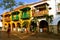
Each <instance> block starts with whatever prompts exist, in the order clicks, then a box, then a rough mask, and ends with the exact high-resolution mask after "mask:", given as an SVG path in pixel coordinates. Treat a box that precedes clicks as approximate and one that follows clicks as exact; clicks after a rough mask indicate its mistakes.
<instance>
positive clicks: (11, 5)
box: [0, 0, 23, 11]
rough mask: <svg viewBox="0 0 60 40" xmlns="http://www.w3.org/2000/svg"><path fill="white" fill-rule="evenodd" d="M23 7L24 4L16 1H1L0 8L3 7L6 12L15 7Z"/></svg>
mask: <svg viewBox="0 0 60 40" xmlns="http://www.w3.org/2000/svg"><path fill="white" fill-rule="evenodd" d="M18 5H23V2H18V3H17V2H16V0H0V7H3V9H4V10H6V9H10V11H11V10H13V8H14V7H15V6H18Z"/></svg>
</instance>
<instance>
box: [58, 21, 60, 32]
mask: <svg viewBox="0 0 60 40" xmlns="http://www.w3.org/2000/svg"><path fill="white" fill-rule="evenodd" d="M57 26H58V32H59V33H60V21H59V22H58V25H57Z"/></svg>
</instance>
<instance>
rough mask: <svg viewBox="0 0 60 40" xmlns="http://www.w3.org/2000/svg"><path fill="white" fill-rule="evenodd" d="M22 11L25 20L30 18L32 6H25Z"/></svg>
mask: <svg viewBox="0 0 60 40" xmlns="http://www.w3.org/2000/svg"><path fill="white" fill-rule="evenodd" d="M21 11H22V15H21V19H23V20H27V19H29V18H30V12H29V11H30V8H29V7H26V8H23V9H21Z"/></svg>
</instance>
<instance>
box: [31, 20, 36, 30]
mask: <svg viewBox="0 0 60 40" xmlns="http://www.w3.org/2000/svg"><path fill="white" fill-rule="evenodd" d="M36 29H37V23H36V22H34V21H31V26H30V31H36Z"/></svg>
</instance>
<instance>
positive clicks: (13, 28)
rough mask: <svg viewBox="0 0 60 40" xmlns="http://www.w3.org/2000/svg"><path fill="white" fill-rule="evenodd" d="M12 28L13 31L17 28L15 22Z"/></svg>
mask: <svg viewBox="0 0 60 40" xmlns="http://www.w3.org/2000/svg"><path fill="white" fill-rule="evenodd" d="M12 30H13V31H15V30H16V28H15V24H14V23H12Z"/></svg>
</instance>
